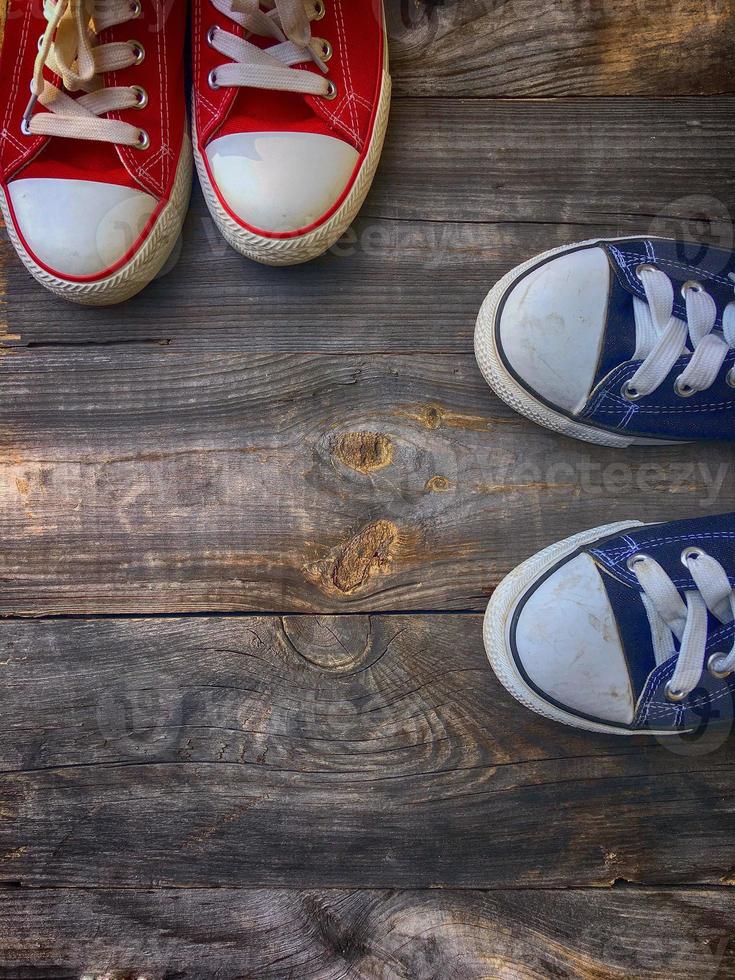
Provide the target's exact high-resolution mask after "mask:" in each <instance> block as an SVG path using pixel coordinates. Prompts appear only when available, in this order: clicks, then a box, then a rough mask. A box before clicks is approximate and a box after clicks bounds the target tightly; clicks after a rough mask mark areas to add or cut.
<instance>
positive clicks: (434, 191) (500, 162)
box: [0, 98, 735, 354]
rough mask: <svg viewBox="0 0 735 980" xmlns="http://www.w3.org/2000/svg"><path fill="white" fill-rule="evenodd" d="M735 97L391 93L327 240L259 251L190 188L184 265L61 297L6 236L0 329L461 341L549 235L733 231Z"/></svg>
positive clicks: (356, 343)
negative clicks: (294, 262) (320, 253)
mask: <svg viewBox="0 0 735 980" xmlns="http://www.w3.org/2000/svg"><path fill="white" fill-rule="evenodd" d="M733 112H735V100H733V99H732V98H723V99H719V98H718V99H709V100H701V99H680V100H676V101H673V100H648V101H644V100H633V101H631V100H629V99H614V100H595V99H568V100H556V101H553V100H552V101H543V100H542V101H535V102H529V103H517V102H504V101H498V102H492V101H486V100H466V101H464V102H460V101H453V100H420V99H414V100H404V101H399V102H397V104H396V106H395V109H394V112H393V116H392V120H391V126H390V135H389V140H388V146H387V148H386V152H385V155H384V158H383V161H382V164H381V168H380V171H379V175H378V179H377V182H376V185H375V188H374V190H373V192H372V194H371V196H370V198H369V199H368V202H367V204H366V206H365V208H364V210H363V212H362V213H361V215H360V217H359V219H358V221H357V223H356V225H355V227H354V228H353V229H352V230H351V231H350V233H349V234H348V235H347V237H346V238H345V239H344V240H343V241H342V242H341V243H340V244H339V245H337V246H335V248H334V249H333V250H332V252H331V253H330V254H328V255H327V256H325V257H323V258H322V259H320V260H318V261H317V262H313V263H309V264H308V265H305V266H302V267H297V268H292V269H269V268H264V267H263V266H259V265H257V264H256V263H253V262H249V261H248V260H246V259H244V258H242V257H241V256H238V255H237V254H236V253H235V252H234V251H233V250H232V249H231V248H229V246H227V245H226V244H225V242H224V241H223V240H222V239H221V237H220V236H219V234H218V233H217V231H216V229H215V228H214V226H213V225H212V222H211V219H210V218H209V217H208V213H207V212H206V208H205V206H204V204H203V202H202V199H201V195H200V194H199V192H198V191H197V192H196V193H195V195H194V199H193V206H192V210H191V213H190V215H189V218H188V221H187V225H186V230H185V234H184V238H183V242H182V246H181V251H180V253H179V255H178V264H174V265H173V267H172V269H171V271H169V273H168V274H167V275H165V276H164V277H163V278H162V279H160V280H159V281H158V282H157V283H155V284H154V285H152V286H151V287H149V288H148V289H146V290H144V292H143V293H142V294H141V295H140V296H139V297H137V298H136V299H134V300H133V301H131V302H130V303H127V304H125V305H123V306H121V307H112V308H110V309H91V310H90V309H80V308H78V307H75V306H73V305H71V304H68V303H65V302H64V301H63V300H60V299H56V298H55V297H53V296H51V294H49V293H47V292H45V291H44V290H42V289H39V287H38V286H37V284H36V283H35V282H34V281H33V280H32V279H31V278H30V277H29V276H28V274H27V273H26V271H25V269H24V268H23V267H22V266H21V264H20V262H19V261H18V260H17V258H16V256H15V254H14V253H13V251H12V248H11V246H10V245H9V244H7V243H5V245H4V250H3V252H2V257H1V261H0V267H1V268H2V269H3V270H4V274H5V275H6V276H7V283H6V301H5V304H4V308H1V309H0V317H2V320H3V322H4V323H5V330H4V334H5V336H4V338H3V337H0V343H3V344H4V345H5V346H15V345H19V344H20V345H38V344H48V343H53V344H72V343H84V342H92V343H95V344H100V345H102V344H111V343H133V342H139V343H140V342H151V343H159V344H168V345H173V346H176V347H182V346H183V347H185V348H186V349H193V348H196V349H198V350H201V351H203V352H205V353H207V354H209V353H210V352H213V351H215V352H216V351H219V350H224V349H229V350H237V351H258V352H265V353H273V352H275V351H324V352H326V353H349V352H352V353H360V354H365V353H367V352H370V351H376V352H381V351H382V352H386V351H394V350H395V351H402V352H414V351H418V350H428V351H447V352H466V353H469V352H471V350H472V332H473V329H474V324H475V318H476V316H477V311H478V309H479V307H480V304H481V302H482V300H483V299H484V297H485V295H486V293H487V292H488V290H489V289H490V287H491V286H492V285H494V283H495V282H496V281H497V279H498V278H499V277H501V276H502V275H504V274H505V273H506V272H507V271H508V270H509V269H510V268H511V267H512V266H514V265H515V264H517V263H519V262H521V261H525V260H526V259H527V258H530V256H532V255H534V254H536V253H537V252H539V251H543V250H544V249H548V248H553V247H555V246H557V245H563V244H567V243H571V242H575V241H580V240H585V239H589V238H593V237H595V236H600V235H602V236H608V237H609V236H615V235H620V234H649V233H654V234H662V235H668V236H671V237H678V238H683V239H685V240H689V239H692V238H693V239H695V240H700V239H705V240H710V241H713V242H715V243H719V244H722V245H723V246H725V247H731V246H732V245H733V226H732V218H731V215H732V214H735V134H734V133H733V128H732V125H731V122H732V118H733ZM458 133H461V134H462V143H461V152H458V145H457V134H458Z"/></svg>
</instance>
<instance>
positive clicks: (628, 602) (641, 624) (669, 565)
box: [586, 514, 735, 730]
mask: <svg viewBox="0 0 735 980" xmlns="http://www.w3.org/2000/svg"><path fill="white" fill-rule="evenodd" d="M692 546H693V547H698V548H701V549H702V550H703V551H705V552H706V553H707V554H708V555H710V556H711V557H712V558H714V559H716V560H717V561H718V562H719V563H720V564H721V565H722V566H723V568H724V569H725V572H726V574H727V576H728V578H729V581H730V584H731V586H733V587H735V514H725V515H722V516H719V517H703V518H698V519H696V520H689V521H678V522H675V523H671V524H653V525H646V526H644V527H640V528H632V529H631V530H629V531H626V532H625V533H624V534H622V535H619V536H616V537H612V538H609V539H607V540H603V541H600V542H599V543H597V544H595V545H593V546H591V547H589V548H588V549H586V550H587V551H588V553H589V554H590V555H591V556H592V557H593V558H594V560H595V561H596V563H597V565H598V568H599V569H600V573H601V575H602V579H603V582H604V584H605V588H606V591H607V593H608V598H609V600H610V604H611V606H612V609H613V612H614V615H615V618H616V621H617V625H618V630H619V633H620V637H621V640H622V642H623V648H624V651H625V656H626V660H627V663H628V668H629V673H630V677H631V683H632V687H633V691H634V696H635V698H636V702H637V710H636V716H635V720H634V723H633V727H634V728H636V729H645V728H651V729H656V730H681V729H696V728H698V727H699V726H700V725H701V724H702V723H707V724H729V723H731V721H732V718H733V707H734V701H735V675H731V676H730V677H728V678H726V679H718V678H716V677H715V676H713V675H712V674H710V673H709V672H708V671H707V670H704V671H703V673H702V677H701V680H700V683H699V686H698V687H697V688H695V690H694V691H692V692H691V694H690V695H689V696H688V697H687V698H686V700H684V701H682V702H679V703H674V702H672V701H671V700H669V698H667V696H666V692H665V688H666V684H667V682H668V681H669V680H670V679H671V677H672V675H673V673H674V669H675V667H676V660H677V655H678V649H677V647H676V644H675V641H674V640H673V637H672V650H671V657H670V658H669V660H667V661H666V662H665V663H662V664H661V665H660V666H658V667H657V666H656V661H655V657H654V652H653V644H652V638H651V627H650V624H649V620H648V616H647V614H646V610H645V607H644V604H643V600H642V598H641V596H642V590H641V587H640V585H639V582H638V579H637V578H636V576H635V574H634V573H633V572H632V571H631V570H630V569H629V567H628V560H629V559H630V558H632V557H634V556H635V555H639V554H645V555H649V556H650V557H651V558H654V559H655V560H656V561H657V562H658V563H659V564H660V565H661V566H662V568H663V569H664V571H665V572H666V573H667V575H668V576H669V577H670V578H671V580H672V582H673V583H674V585H675V586H676V587H677V589H679V590H680V591H682V592H685V591H692V590H695V589H696V586H695V584H694V580H693V578H692V576H691V574H690V572H689V570H688V568H687V567H686V566H685V565H684V564H682V561H681V555H682V552H683V551H684V549H686V548H688V547H692ZM734 639H735V623H729V624H727V625H723V624H722V623H721V622H720V621H719V620H718V619H716V618H715V617H713V616H710V617H709V629H708V639H707V656H708V657H709V656H710V655H711V654H713V653H724V652H729V650H730V649H731V648H732V645H733V641H734Z"/></svg>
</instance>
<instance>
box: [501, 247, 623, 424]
mask: <svg viewBox="0 0 735 980" xmlns="http://www.w3.org/2000/svg"><path fill="white" fill-rule="evenodd" d="M610 282H611V272H610V264H609V262H608V259H607V255H606V254H605V251H604V250H603V249H602V248H599V247H594V248H585V249H579V250H577V251H575V252H569V253H567V254H565V255H560V256H559V257H558V258H555V259H551V260H550V261H549V262H545V263H543V264H542V265H540V266H538V267H537V268H536V269H534V270H533V271H531V272H530V273H529V274H528V275H526V276H524V277H523V278H522V279H521V280H520V281H519V282H518V283H517V285H515V286H514V287H513V289H512V291H511V292H510V294H509V295H508V296H507V298H506V301H505V304H504V306H503V309H502V313H501V319H500V329H499V338H500V344H501V347H502V350H503V354H504V356H505V358H506V360H507V361H508V362H509V364H510V366H511V367H512V368H513V370H514V371H515V373H516V374H517V375H518V377H519V378H521V379H522V381H523V383H524V385H525V386H526V387H527V388H528V389H529V390H530V392H531V393H532V394H533V393H536V394H539V395H541V397H542V398H544V399H545V400H546V401H548V402H550V403H551V404H552V405H555V406H557V407H559V408H562V409H564V410H565V411H567V412H572V413H573V412H576V411H579V410H580V409H581V408H582V407H583V406H584V404H585V403H586V401H587V399H588V396H589V393H590V390H591V388H592V384H593V381H594V376H595V371H596V368H597V363H598V360H599V356H600V350H601V347H602V342H603V339H604V335H605V326H606V320H607V308H608V301H609V293H610Z"/></svg>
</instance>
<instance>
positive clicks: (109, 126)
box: [0, 0, 192, 305]
mask: <svg viewBox="0 0 735 980" xmlns="http://www.w3.org/2000/svg"><path fill="white" fill-rule="evenodd" d="M44 9H45V11H46V13H45V16H44ZM185 30H186V3H185V2H183V0H175V2H174V3H173V4H172V3H171V2H170V0H57V3H56V5H55V6H54V5H53V4H51V3H46V4H45V5H44V3H43V2H42V0H9V3H8V11H7V20H6V24H5V39H4V43H3V51H2V59H1V61H0V92H2V100H1V104H2V106H3V108H2V113H3V115H4V120H3V123H2V126H1V127H0V206H2V211H3V215H4V217H5V223H6V226H7V229H8V233H9V234H10V238H11V240H12V242H13V245H14V246H15V248H16V251H17V252H18V254H19V255H20V257H21V259H22V260H23V262H24V264H25V266H26V268H27V269H28V270H29V272H30V273H31V275H33V276H34V277H35V278H36V279H37V280H38V281H39V282H40V283H41V284H42V285H44V286H46V287H47V288H48V289H50V290H52V291H53V292H55V293H58V294H59V295H60V296H63V297H64V298H66V299H70V300H74V301H75V302H78V303H87V304H94V305H103V304H108V303H117V302H119V301H121V300H124V299H127V298H128V297H130V296H132V295H133V294H134V293H137V292H138V291H139V290H140V289H142V288H143V286H145V285H146V284H147V283H148V282H150V280H151V279H152V278H153V277H154V276H155V275H156V273H157V272H158V271H159V270H160V269H161V267H162V266H163V264H164V263H165V261H166V259H167V258H168V256H169V255H170V253H171V250H172V248H173V246H174V245H175V243H176V240H177V238H178V235H179V233H180V231H181V226H182V224H183V220H184V217H185V215H186V209H187V205H188V200H189V193H190V189H191V172H192V163H191V144H190V141H189V138H188V136H187V134H186V131H185V130H186V112H185V97H184V71H183V51H184V37H185ZM39 33H40V34H41V37H40V38H39ZM29 83H31V92H32V95H31V100H30V102H29V98H28V96H29V92H28V85H29Z"/></svg>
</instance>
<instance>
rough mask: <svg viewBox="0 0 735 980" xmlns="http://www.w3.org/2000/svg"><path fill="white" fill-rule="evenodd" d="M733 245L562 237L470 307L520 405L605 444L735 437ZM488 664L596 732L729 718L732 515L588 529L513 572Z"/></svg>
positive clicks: (510, 395) (659, 731) (481, 357)
mask: <svg viewBox="0 0 735 980" xmlns="http://www.w3.org/2000/svg"><path fill="white" fill-rule="evenodd" d="M734 289H735V254H734V253H733V252H731V251H729V250H725V249H720V248H714V247H710V246H703V245H693V244H690V243H684V242H677V241H671V240H668V239H653V238H652V239H645V238H643V239H639V238H621V239H614V240H604V241H600V240H596V241H591V242H583V243H580V244H578V245H572V246H568V247H565V248H560V249H554V250H553V251H551V252H546V253H544V254H543V255H539V256H537V257H536V258H534V259H532V260H530V261H529V262H526V263H525V264H523V265H521V266H519V267H518V268H516V269H514V270H513V271H512V272H510V273H509V274H508V275H507V276H506V277H505V278H504V279H502V280H501V281H500V282H499V283H498V284H497V286H495V288H494V289H493V290H492V291H491V292H490V294H489V295H488V297H487V299H486V300H485V303H484V304H483V307H482V309H481V311H480V315H479V317H478V321H477V329H476V332H475V352H476V355H477V360H478V363H479V365H480V369H481V370H482V372H483V374H484V376H485V378H486V380H487V381H488V383H489V384H490V386H491V387H492V388H493V389H494V390H495V392H496V393H497V394H498V395H499V396H500V397H501V398H502V399H503V400H504V401H505V402H507V403H508V404H509V405H510V406H511V407H512V408H514V409H515V410H516V411H518V412H521V413H522V414H523V415H526V416H527V417H528V418H530V419H532V420H533V421H535V422H538V423H539V424H541V425H544V426H546V427H547V428H550V429H553V430H554V431H556V432H560V433H564V434H565V435H569V436H573V437H576V438H578V439H584V440H587V441H589V442H595V443H600V444H602V445H605V446H620V447H623V446H630V445H635V444H648V445H653V444H655V443H665V444H666V443H668V444H671V443H676V442H686V441H691V440H700V439H701V440H704V439H711V440H722V441H724V440H735V294H734V292H733V290H734ZM484 635H485V646H486V649H487V653H488V656H489V659H490V663H491V664H492V666H493V669H494V670H495V673H496V674H497V675H498V678H499V679H500V681H501V682H502V683H503V684H504V686H505V687H506V688H507V689H508V691H509V692H510V693H511V694H512V695H513V696H514V697H515V698H516V699H517V700H519V701H520V702H521V703H522V704H524V705H526V706H527V707H528V708H531V709H532V710H534V711H536V712H538V713H539V714H541V715H544V716H546V717H548V718H552V719H555V720H556V721H560V722H564V723H566V724H568V725H573V726H575V727H576V728H581V729H585V730H587V731H594V732H606V733H616V734H623V735H625V734H635V733H637V732H646V733H649V734H653V735H671V734H674V733H683V732H695V731H700V730H702V729H703V727H709V726H710V725H719V724H722V725H729V724H731V722H732V718H733V704H734V702H735V514H726V515H723V516H720V517H706V518H698V519H695V520H690V521H678V522H675V523H668V524H664V523H662V524H648V525H645V524H642V523H641V522H640V521H634V520H631V521H626V522H623V523H617V524H610V525H607V526H604V527H598V528H594V529H593V530H590V531H585V532H583V533H581V534H578V535H576V536H574V537H572V538H568V539H567V540H565V541H561V542H559V543H558V544H555V545H553V546H551V547H550V548H547V549H546V550H545V551H542V552H541V553H540V554H538V555H536V556H534V557H533V558H531V559H529V560H528V561H526V562H524V563H523V564H522V565H520V566H519V567H518V568H517V569H515V571H513V572H511V574H510V575H508V576H507V577H506V578H505V579H504V581H503V582H502V583H501V584H500V586H499V587H498V588H497V590H496V591H495V593H494V595H493V597H492V599H491V601H490V604H489V605H488V608H487V613H486V615H485V630H484Z"/></svg>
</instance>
